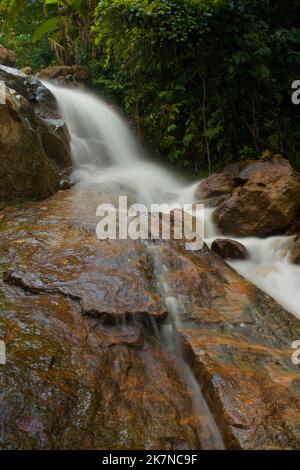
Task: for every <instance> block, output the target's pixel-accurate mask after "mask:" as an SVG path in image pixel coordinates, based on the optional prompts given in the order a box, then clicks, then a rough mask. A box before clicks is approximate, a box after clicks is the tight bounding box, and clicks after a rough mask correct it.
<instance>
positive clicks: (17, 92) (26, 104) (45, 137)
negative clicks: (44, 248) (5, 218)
mask: <svg viewBox="0 0 300 470" xmlns="http://www.w3.org/2000/svg"><path fill="white" fill-rule="evenodd" d="M0 80H3V81H4V82H5V84H6V86H7V87H6V89H5V104H2V105H1V104H0V201H3V203H8V202H16V201H24V200H38V199H43V198H46V197H48V196H49V195H51V194H54V193H55V192H56V191H57V190H58V188H59V182H60V180H61V177H62V174H63V173H65V172H66V171H68V169H69V167H70V166H71V151H70V145H69V134H68V131H67V128H66V125H65V123H64V121H62V119H61V118H60V116H59V113H58V109H57V103H56V100H55V98H54V96H53V95H52V94H51V93H50V91H49V90H48V89H47V88H45V87H44V86H43V85H42V84H41V83H40V82H39V81H38V80H37V79H35V78H33V77H28V76H27V75H24V74H23V73H21V72H19V71H18V70H16V69H13V68H10V67H4V66H0Z"/></svg>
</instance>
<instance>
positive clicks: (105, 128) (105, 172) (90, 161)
mask: <svg viewBox="0 0 300 470" xmlns="http://www.w3.org/2000/svg"><path fill="white" fill-rule="evenodd" d="M45 85H46V86H47V87H48V88H50V90H51V91H52V92H53V94H54V95H55V97H56V99H57V102H58V105H59V108H60V111H61V114H62V117H63V119H64V120H65V122H66V123H67V125H68V128H69V132H70V136H71V148H72V158H73V166H74V170H73V173H72V179H73V180H74V181H75V182H76V185H77V187H78V188H83V189H87V188H89V189H93V188H95V189H99V188H103V187H106V186H109V185H111V184H112V183H113V184H116V185H122V186H123V187H125V188H128V190H130V191H134V193H135V194H136V197H137V200H138V202H141V203H146V204H149V203H150V204H151V203H162V202H170V201H177V202H180V203H182V204H184V203H192V202H194V193H195V188H196V185H195V184H194V185H184V184H183V183H182V181H181V179H180V177H178V176H177V175H176V174H172V173H171V172H170V171H169V170H166V169H164V168H163V167H161V166H159V165H158V164H154V163H151V162H150V161H149V159H147V157H146V156H145V153H144V152H143V151H142V150H141V148H140V146H139V145H138V143H137V140H136V139H135V137H134V134H133V132H132V131H131V130H130V128H129V126H128V125H127V123H126V121H125V119H123V118H122V117H121V116H120V115H119V113H118V112H117V111H116V110H115V109H114V108H113V107H112V106H110V105H108V104H107V103H106V102H104V101H103V100H101V99H100V98H98V97H97V98H96V97H95V96H93V95H91V94H89V93H87V92H83V91H79V90H73V89H65V88H62V87H56V86H54V85H52V84H51V85H50V84H45ZM220 235H221V234H219V233H218V231H217V229H216V227H215V225H214V223H213V210H212V209H206V210H205V241H206V242H207V244H208V245H210V244H211V243H212V241H213V240H214V239H215V238H216V237H220ZM222 238H224V237H222ZM231 238H232V237H231ZM239 241H241V242H242V243H243V244H244V245H245V246H246V247H247V249H248V252H249V259H248V260H247V261H235V262H231V265H232V267H233V268H234V269H235V270H236V271H238V272H239V273H240V274H241V275H243V276H244V277H245V278H247V279H249V280H250V281H251V282H252V283H254V284H256V285H257V286H258V287H260V288H261V289H263V290H264V291H265V292H267V293H268V294H269V295H271V296H272V297H273V298H275V299H276V300H277V301H278V302H279V303H281V304H282V305H283V306H284V307H285V308H286V309H287V310H289V311H291V312H292V313H293V314H295V315H297V316H298V317H300V289H299V288H298V286H299V284H300V267H299V266H296V265H293V264H291V263H290V262H289V259H288V251H289V238H287V237H270V238H266V239H259V238H243V239H241V240H239ZM151 255H152V256H153V257H154V260H155V262H156V263H159V260H157V254H155V253H153V252H152V253H151ZM160 286H161V288H160V290H161V294H162V296H163V297H164V298H165V302H166V305H167V308H168V311H169V317H170V321H169V323H168V324H167V325H166V326H165V330H164V332H163V336H164V340H165V342H166V344H167V343H168V344H169V345H168V346H167V347H168V348H169V349H173V350H174V351H176V354H177V356H178V358H179V361H180V362H181V365H182V370H183V375H184V377H185V380H186V383H187V386H188V387H190V388H191V389H192V390H193V392H194V397H195V398H194V402H195V403H194V405H195V407H198V409H201V413H202V414H205V415H206V416H208V417H209V420H208V421H209V423H210V424H209V428H210V429H209V431H210V434H211V435H212V436H213V438H212V439H211V440H210V445H209V444H207V443H202V444H203V445H204V447H206V448H207V447H211V448H222V447H223V444H222V439H221V437H220V435H219V433H218V430H217V427H216V425H215V424H214V420H213V418H212V416H211V414H210V412H209V409H208V407H207V404H206V403H205V400H204V398H203V396H202V394H201V390H200V388H199V385H198V384H197V382H196V380H195V378H194V376H193V374H192V371H191V369H190V368H189V366H188V365H187V364H186V363H185V361H184V358H183V354H182V352H181V348H180V345H178V338H177V337H176V332H175V328H174V326H176V323H177V322H178V321H179V317H178V315H177V304H176V299H175V298H173V297H169V296H168V286H166V285H164V283H163V279H161V282H160Z"/></svg>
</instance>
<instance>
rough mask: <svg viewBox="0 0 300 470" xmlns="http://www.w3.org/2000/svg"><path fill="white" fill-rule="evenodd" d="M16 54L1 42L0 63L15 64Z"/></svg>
mask: <svg viewBox="0 0 300 470" xmlns="http://www.w3.org/2000/svg"><path fill="white" fill-rule="evenodd" d="M16 60H17V56H16V54H15V53H14V52H13V51H11V50H10V49H7V48H6V47H4V46H2V44H0V64H2V65H9V66H12V67H13V66H14V65H15V64H16Z"/></svg>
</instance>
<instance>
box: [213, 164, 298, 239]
mask: <svg viewBox="0 0 300 470" xmlns="http://www.w3.org/2000/svg"><path fill="white" fill-rule="evenodd" d="M243 173H244V179H245V181H247V183H246V184H244V186H241V187H238V188H236V189H234V191H233V193H232V195H231V197H230V198H229V199H227V200H225V201H224V202H222V203H221V204H220V205H219V206H218V207H217V209H216V212H215V220H216V223H217V226H218V227H219V229H220V230H221V232H222V233H224V234H228V235H237V236H248V235H256V236H267V235H269V234H272V233H274V232H276V231H278V230H280V229H282V228H284V227H286V226H287V225H288V224H289V223H290V222H291V221H292V220H293V218H294V217H295V215H296V213H297V211H298V208H299V204H300V177H299V175H298V174H297V173H296V172H295V171H294V170H293V168H292V167H291V165H290V164H289V162H288V161H286V160H284V159H282V158H274V159H272V160H269V161H258V162H254V163H253V164H252V165H249V166H247V167H246V168H245V169H244V170H243V172H242V173H241V174H243ZM246 173H247V174H246ZM241 174H240V175H239V178H241Z"/></svg>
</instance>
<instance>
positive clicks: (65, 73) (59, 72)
mask: <svg viewBox="0 0 300 470" xmlns="http://www.w3.org/2000/svg"><path fill="white" fill-rule="evenodd" d="M36 76H37V77H38V78H39V79H41V80H48V81H54V82H58V83H73V84H78V83H79V84H84V85H88V83H89V78H90V73H89V69H88V68H87V67H85V66H84V65H55V66H53V67H47V68H46V69H43V70H41V71H40V72H38V73H37V74H36Z"/></svg>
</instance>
